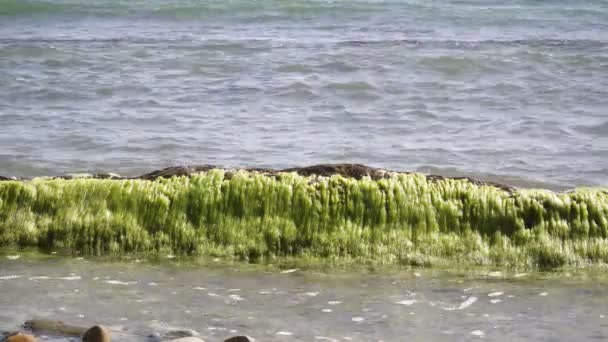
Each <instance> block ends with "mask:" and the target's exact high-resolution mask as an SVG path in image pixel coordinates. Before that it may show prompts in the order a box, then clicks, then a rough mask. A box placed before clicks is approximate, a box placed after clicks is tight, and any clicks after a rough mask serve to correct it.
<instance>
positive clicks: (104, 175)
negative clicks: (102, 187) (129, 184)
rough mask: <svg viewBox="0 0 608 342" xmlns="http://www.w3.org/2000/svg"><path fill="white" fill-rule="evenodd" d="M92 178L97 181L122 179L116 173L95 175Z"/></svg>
mask: <svg viewBox="0 0 608 342" xmlns="http://www.w3.org/2000/svg"><path fill="white" fill-rule="evenodd" d="M93 178H98V179H123V177H122V176H121V175H119V174H117V173H112V172H108V173H97V174H95V175H94V176H93Z"/></svg>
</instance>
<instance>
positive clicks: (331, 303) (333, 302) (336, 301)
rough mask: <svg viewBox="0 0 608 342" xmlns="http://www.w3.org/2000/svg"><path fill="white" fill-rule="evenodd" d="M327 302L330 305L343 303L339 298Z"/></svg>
mask: <svg viewBox="0 0 608 342" xmlns="http://www.w3.org/2000/svg"><path fill="white" fill-rule="evenodd" d="M327 304H329V305H338V304H342V302H341V301H339V300H330V301H329V302H327Z"/></svg>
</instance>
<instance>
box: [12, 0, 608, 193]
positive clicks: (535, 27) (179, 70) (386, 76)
mask: <svg viewBox="0 0 608 342" xmlns="http://www.w3.org/2000/svg"><path fill="white" fill-rule="evenodd" d="M607 108H608V3H607V2H605V1H585V2H581V1H569V0H560V1H531V0H518V1H510V2H508V3H505V2H504V1H492V0H482V1H456V0H452V1H443V0H442V1H426V0H425V1H422V0H387V1H377V0H354V1H324V0H289V1H283V0H280V1H279V0H271V1H249V0H233V1H224V0H208V1H201V2H198V1H196V2H195V1H189V0H173V1H165V0H162V1H161V0H153V1H129V2H118V1H112V0H94V1H87V2H86V4H85V2H81V1H77V0H46V1H42V0H30V1H22V0H19V1H16V0H0V122H2V124H1V125H0V146H1V147H2V148H1V151H0V174H5V175H16V176H36V175H47V174H59V173H63V172H74V171H116V172H119V173H124V174H128V175H131V174H137V173H140V172H143V171H150V170H151V169H154V168H158V167H160V166H165V165H171V164H176V163H211V164H220V165H225V166H258V167H263V166H270V167H286V166H294V165H304V164H310V163H319V162H341V161H346V162H360V163H366V164H370V165H374V166H380V167H388V168H393V169H401V170H422V171H426V172H434V173H443V174H448V175H449V174H466V175H469V176H482V177H486V178H487V177H489V178H494V179H500V180H505V181H507V182H509V183H515V184H523V185H526V184H531V185H537V184H541V185H545V186H549V187H556V188H558V187H572V186H576V185H598V184H600V185H606V184H608V180H607V179H606V172H607V171H608V140H607V137H608V118H607V117H606V109H607Z"/></svg>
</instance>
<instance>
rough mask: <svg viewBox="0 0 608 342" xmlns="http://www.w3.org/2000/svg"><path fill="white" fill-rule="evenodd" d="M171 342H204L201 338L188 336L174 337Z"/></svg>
mask: <svg viewBox="0 0 608 342" xmlns="http://www.w3.org/2000/svg"><path fill="white" fill-rule="evenodd" d="M171 342H205V340H203V339H201V338H200V337H194V336H189V337H182V338H176V339H174V340H171Z"/></svg>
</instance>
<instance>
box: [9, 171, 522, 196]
mask: <svg viewBox="0 0 608 342" xmlns="http://www.w3.org/2000/svg"><path fill="white" fill-rule="evenodd" d="M210 170H223V171H225V173H226V179H230V177H231V176H232V175H234V173H236V172H238V171H245V172H254V173H259V174H262V175H266V176H276V175H278V174H281V173H292V172H293V173H297V174H298V175H301V176H320V177H330V176H334V175H340V176H343V177H347V178H354V179H362V178H363V177H370V178H371V179H372V180H376V181H377V180H380V179H383V178H389V177H390V176H391V175H395V174H409V173H411V172H406V171H391V170H385V169H380V168H374V167H370V166H366V165H362V164H318V165H312V166H306V167H293V168H287V169H267V168H239V169H235V168H223V167H219V166H215V165H186V166H171V167H166V168H163V169H160V170H155V171H152V172H148V173H145V174H142V175H139V176H135V177H123V176H121V175H119V174H117V173H111V172H110V173H68V174H65V175H60V176H49V177H47V178H49V179H65V180H68V179H116V180H121V179H143V180H150V181H153V180H156V179H158V178H171V177H180V176H186V177H190V176H192V175H195V174H199V173H202V172H208V171H210ZM426 177H427V178H428V180H429V181H434V182H436V181H440V180H444V179H455V180H466V181H468V182H470V183H472V184H475V185H479V186H481V185H487V186H493V187H496V188H499V189H502V190H505V191H508V192H511V191H513V190H514V189H515V188H514V187H512V186H509V185H506V184H500V183H496V182H490V181H481V180H476V179H473V178H470V177H445V176H439V175H427V176H426ZM16 180H21V181H27V180H29V179H27V178H19V177H16V176H10V177H7V176H1V175H0V181H16Z"/></svg>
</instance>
